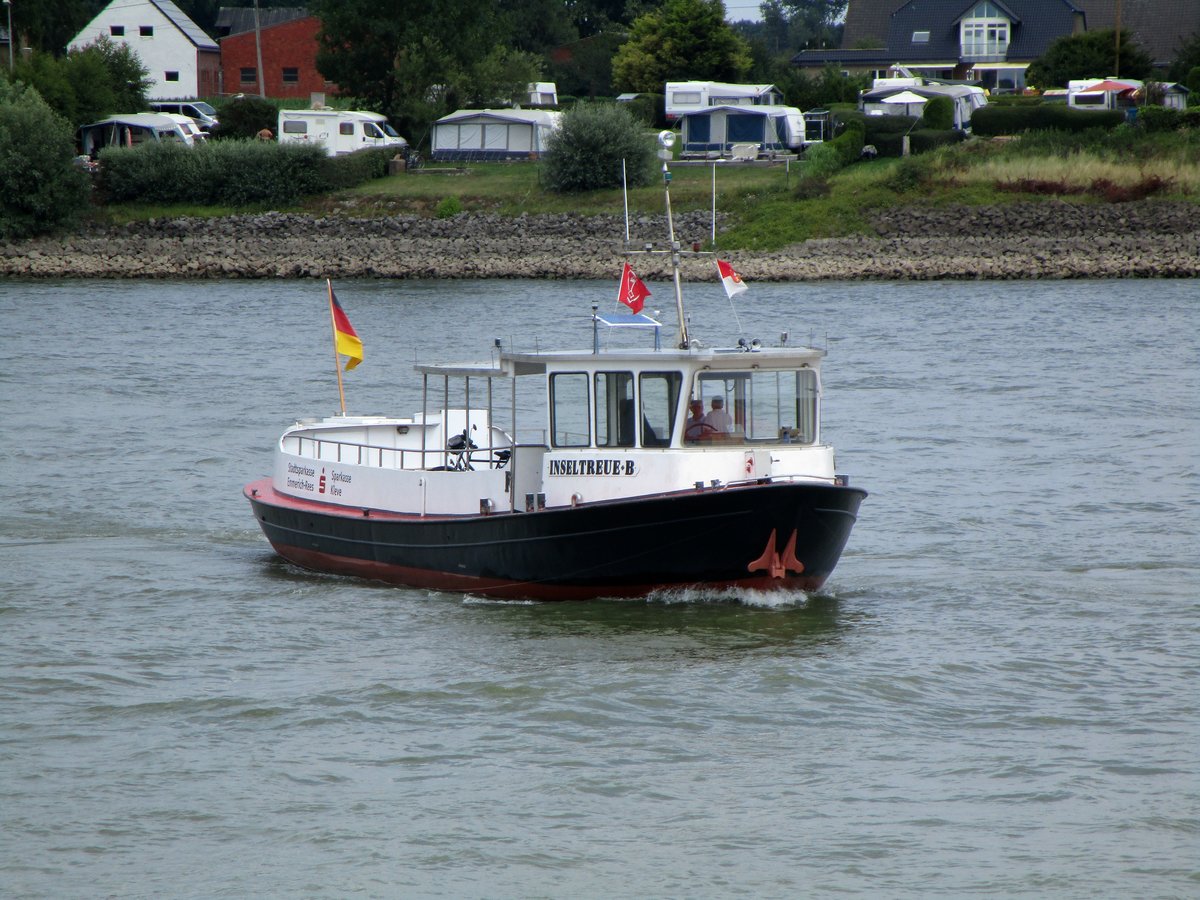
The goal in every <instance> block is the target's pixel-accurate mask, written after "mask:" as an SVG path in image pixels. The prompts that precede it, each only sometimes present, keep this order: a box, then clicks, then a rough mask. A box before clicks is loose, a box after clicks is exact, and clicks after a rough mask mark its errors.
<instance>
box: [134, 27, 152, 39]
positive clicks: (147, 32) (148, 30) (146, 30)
mask: <svg viewBox="0 0 1200 900" xmlns="http://www.w3.org/2000/svg"><path fill="white" fill-rule="evenodd" d="M138 34H139V35H141V36H142V37H154V26H153V25H139V26H138Z"/></svg>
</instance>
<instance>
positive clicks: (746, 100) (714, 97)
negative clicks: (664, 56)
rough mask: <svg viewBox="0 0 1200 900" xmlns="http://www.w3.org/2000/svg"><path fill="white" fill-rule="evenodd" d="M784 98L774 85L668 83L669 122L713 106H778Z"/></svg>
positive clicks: (667, 113)
mask: <svg viewBox="0 0 1200 900" xmlns="http://www.w3.org/2000/svg"><path fill="white" fill-rule="evenodd" d="M782 103H783V95H782V94H781V93H780V92H779V90H778V89H777V88H776V87H775V85H773V84H725V83H723V82H720V81H668V82H667V97H666V115H667V121H668V122H674V121H675V120H676V119H678V118H679V117H680V116H682V115H684V114H686V113H691V112H699V111H701V110H705V109H708V108H709V107H712V106H779V105H781V104H782Z"/></svg>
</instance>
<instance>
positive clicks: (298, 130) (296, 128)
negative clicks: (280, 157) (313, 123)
mask: <svg viewBox="0 0 1200 900" xmlns="http://www.w3.org/2000/svg"><path fill="white" fill-rule="evenodd" d="M283 133H284V134H308V123H307V122H302V121H297V120H295V119H289V120H287V121H285V122H284V123H283Z"/></svg>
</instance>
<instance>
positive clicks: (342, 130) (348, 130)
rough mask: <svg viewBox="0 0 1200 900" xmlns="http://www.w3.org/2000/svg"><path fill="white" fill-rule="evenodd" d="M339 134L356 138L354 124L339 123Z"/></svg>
mask: <svg viewBox="0 0 1200 900" xmlns="http://www.w3.org/2000/svg"><path fill="white" fill-rule="evenodd" d="M338 134H345V135H349V136H350V137H353V136H354V123H353V122H338Z"/></svg>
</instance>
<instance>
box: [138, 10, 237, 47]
mask: <svg viewBox="0 0 1200 900" xmlns="http://www.w3.org/2000/svg"><path fill="white" fill-rule="evenodd" d="M150 2H151V3H153V4H154V5H155V6H156V7H158V11H159V12H160V13H162V14H163V15H164V16H166V17H167V18H168V19H170V20H171V24H172V25H174V26H175V27H176V28H178V29H179V30H180V32H182V33H183V36H184V37H186V38H187V39H188V40H189V41H191V42H192V43H193V44H195V45H196V47H197V48H198V49H200V50H220V49H221V48H220V47H218V46H217V44H216V41H214V40H213V39H212V38H210V37H209V36H208V35H207V34H205V33H204V30H203V29H202V28H201V27H200V26H199V25H197V24H196V23H195V22H193V21H192V20H191V19H189V18H188V17H187V13H185V12H184V11H183V10H182V9H180V8H179V7H178V6H176V5H175V4H174V3H172V2H171V0H150Z"/></svg>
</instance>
